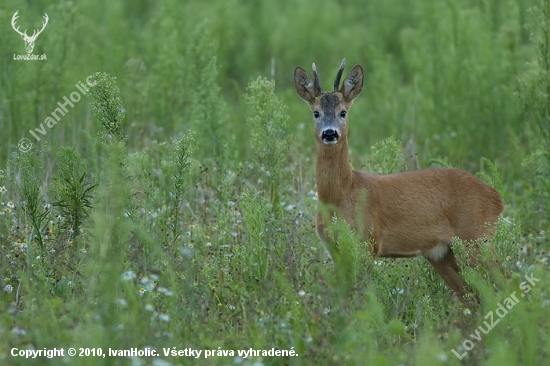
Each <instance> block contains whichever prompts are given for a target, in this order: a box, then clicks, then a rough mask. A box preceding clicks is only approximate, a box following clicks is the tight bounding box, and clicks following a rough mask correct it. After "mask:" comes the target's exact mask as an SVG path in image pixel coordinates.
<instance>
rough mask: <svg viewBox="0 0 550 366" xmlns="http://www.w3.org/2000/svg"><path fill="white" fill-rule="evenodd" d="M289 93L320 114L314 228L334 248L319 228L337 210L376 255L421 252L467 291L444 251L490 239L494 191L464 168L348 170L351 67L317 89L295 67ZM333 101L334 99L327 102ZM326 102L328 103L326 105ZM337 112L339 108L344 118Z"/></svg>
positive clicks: (357, 76) (358, 71)
mask: <svg viewBox="0 0 550 366" xmlns="http://www.w3.org/2000/svg"><path fill="white" fill-rule="evenodd" d="M294 79H295V84H296V90H297V92H298V94H299V95H300V97H302V99H304V100H305V101H306V102H307V103H308V104H309V106H310V108H311V110H312V112H314V111H317V112H319V113H320V116H319V117H318V118H314V120H315V140H316V145H317V165H316V184H317V192H318V196H319V208H318V213H317V218H316V227H317V233H318V235H319V237H320V238H321V239H322V240H323V241H324V242H325V243H327V244H328V249H329V251H330V252H331V255H332V256H333V257H334V255H335V254H336V253H337V250H336V248H335V247H334V245H331V244H330V243H329V240H328V237H327V234H326V232H325V229H326V226H327V222H329V220H330V218H331V217H332V216H333V215H335V214H338V216H340V217H342V218H344V219H345V220H346V221H347V222H348V223H349V224H350V226H352V227H353V228H355V230H356V231H357V232H358V233H359V234H360V235H361V237H362V238H363V239H364V240H366V241H369V240H371V239H372V241H373V243H374V253H373V254H374V255H375V256H376V257H412V256H416V255H424V256H425V257H426V258H427V259H428V261H429V262H430V263H431V264H432V266H433V267H434V269H435V270H436V271H437V272H438V273H439V275H440V276H441V277H442V278H443V279H444V280H445V282H446V283H447V284H448V285H449V286H450V287H451V288H452V289H453V290H454V291H455V292H457V293H458V294H459V295H464V294H465V293H466V292H467V288H466V283H465V282H464V280H463V279H462V277H461V276H460V274H459V267H458V264H457V261H456V258H455V256H454V254H453V252H452V250H451V244H452V238H453V237H458V238H460V239H462V240H464V241H473V240H476V239H479V238H483V237H487V238H489V239H490V238H492V237H493V234H494V233H493V231H492V230H491V229H490V226H489V225H488V224H494V223H495V222H496V221H497V220H498V216H499V215H500V214H501V213H502V211H503V210H504V205H503V203H502V200H501V198H500V196H499V194H498V193H497V192H496V190H494V189H493V188H492V187H490V186H488V185H487V184H485V183H483V182H482V181H480V180H479V179H477V178H476V177H474V176H473V175H471V174H470V173H467V172H465V171H462V170H459V169H450V168H447V169H426V170H419V171H411V172H406V173H399V174H391V175H376V174H371V173H367V172H360V171H355V170H352V169H351V167H350V164H349V160H348V140H347V132H348V115H347V112H348V111H349V109H350V108H351V105H352V103H353V100H354V99H355V98H356V97H357V96H358V95H359V93H360V92H361V89H362V86H363V70H362V68H361V67H360V66H359V65H357V66H355V67H354V68H353V70H352V71H351V72H350V74H349V75H348V76H347V77H346V79H345V80H344V83H343V85H342V87H341V89H340V90H339V91H335V92H328V93H322V92H321V91H320V88H318V87H316V86H315V85H314V83H313V81H312V79H311V78H310V77H309V75H307V73H306V72H305V70H304V69H302V68H301V67H297V68H296V70H295V77H294ZM335 99H337V100H338V101H339V103H334V100H335ZM327 101H328V102H327ZM341 111H346V115H345V118H344V117H341V115H340V113H341ZM326 128H330V129H335V130H337V131H338V132H339V138H338V141H337V142H336V143H334V144H327V143H325V142H324V141H323V138H322V137H321V136H322V132H323V129H326Z"/></svg>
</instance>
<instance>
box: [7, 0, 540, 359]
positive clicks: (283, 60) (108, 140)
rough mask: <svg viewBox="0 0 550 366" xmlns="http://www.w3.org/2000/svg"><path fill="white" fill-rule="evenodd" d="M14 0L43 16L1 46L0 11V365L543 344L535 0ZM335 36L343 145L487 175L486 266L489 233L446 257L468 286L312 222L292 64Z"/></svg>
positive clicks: (425, 353) (386, 162)
mask: <svg viewBox="0 0 550 366" xmlns="http://www.w3.org/2000/svg"><path fill="white" fill-rule="evenodd" d="M29 4H31V3H29ZM31 5H32V6H31ZM31 5H23V4H21V3H20V2H18V1H15V0H8V1H6V2H5V6H4V7H3V10H0V24H4V25H5V26H6V27H7V26H8V24H10V21H11V17H12V16H13V13H15V11H16V10H19V15H20V18H19V19H18V24H19V25H21V29H24V28H28V29H29V30H30V29H33V27H34V28H36V27H38V26H40V24H41V23H40V22H41V21H42V15H43V13H44V12H45V13H47V14H48V16H49V18H50V21H49V24H48V26H47V27H46V29H45V30H44V32H43V33H42V34H41V35H40V36H39V37H38V38H37V41H36V45H35V50H34V53H35V54H37V55H41V54H46V55H47V61H15V60H13V54H24V53H25V49H24V43H23V41H22V40H21V38H20V37H19V36H18V35H17V34H16V33H15V32H13V31H10V30H9V29H8V30H7V31H6V32H2V33H1V34H0V49H1V50H4V52H3V53H1V54H2V57H0V70H2V72H1V74H0V75H1V76H0V126H2V139H1V141H2V145H1V147H0V281H1V282H0V306H1V309H2V311H0V339H2V340H3V342H0V363H1V364H6V365H34V364H36V365H42V364H52V365H54V364H55V365H57V364H59V363H63V364H78V365H88V364H89V365H96V364H108V365H110V364H116V365H118V364H121V365H149V364H152V365H156V366H158V365H178V364H182V365H187V364H193V365H195V364H196V365H230V364H239V365H255V366H259V365H309V364H318V365H365V364H368V365H416V364H418V365H426V364H428V365H462V364H467V365H482V364H483V365H485V364H487V365H492V364H495V365H496V364H498V365H517V364H525V365H544V364H545V362H546V359H547V357H548V355H547V353H548V351H547V350H548V349H549V347H550V344H549V338H548V336H547V333H548V327H549V326H550V323H549V321H548V319H549V318H550V317H549V315H550V314H549V312H550V310H549V309H550V307H549V305H550V299H549V298H548V293H549V291H550V276H549V274H548V268H549V267H548V266H549V263H548V260H549V244H550V239H549V234H548V225H549V212H550V211H549V210H550V201H549V197H550V193H549V192H550V185H549V184H550V183H549V182H550V159H549V153H548V151H550V149H549V148H548V144H549V140H548V136H549V133H550V132H549V131H550V124H549V121H550V119H549V117H548V106H549V105H550V104H549V100H550V96H549V95H550V93H548V90H550V78H549V77H548V75H549V71H548V70H550V68H549V65H550V62H549V60H550V53H549V52H548V50H549V49H550V38H549V37H548V35H549V34H550V33H549V31H548V29H550V26H549V24H550V11H548V9H550V2H549V1H548V0H533V1H513V0H506V1H504V2H503V1H502V0H499V1H497V0H488V1H484V2H476V1H467V0H464V1H459V2H433V1H428V0H416V1H414V2H411V1H405V0H391V1H385V2H372V1H361V0H356V1H344V2H342V1H338V2H337V1H329V0H327V1H323V2H322V3H314V2H312V1H302V2H296V1H291V0H282V1H279V2H277V3H275V2H251V3H250V2H244V1H239V0H229V1H210V2H209V3H208V4H205V3H204V2H199V1H184V2H180V1H172V0H165V1H161V2H157V3H152V2H148V1H144V0H143V1H142V0H139V1H132V2H112V1H99V2H97V1H95V2H92V1H87V0H84V1H79V2H70V1H60V2H58V3H56V4H51V2H46V1H35V2H32V4H31ZM525 25H527V26H525ZM6 29H7V28H6ZM29 33H30V32H29ZM343 57H346V59H347V60H348V62H349V63H350V64H352V63H359V64H361V65H363V66H364V68H365V70H366V80H365V87H364V90H363V94H362V95H361V96H360V97H359V98H358V99H357V100H356V102H355V104H354V108H353V111H352V112H351V115H350V159H351V163H352V165H353V166H354V168H355V169H361V170H368V171H371V172H376V173H391V172H398V171H402V170H407V169H408V170H411V169H417V168H426V167H429V166H430V165H431V164H432V163H431V162H437V163H438V164H439V165H450V166H455V167H459V168H462V169H465V170H468V171H470V172H472V173H477V174H478V176H479V177H480V178H481V179H483V180H484V181H486V182H487V183H489V184H491V185H492V186H494V187H495V188H496V189H497V190H498V191H499V193H500V194H501V195H502V197H503V199H504V202H505V205H506V210H505V212H504V214H503V216H502V217H501V219H500V221H499V223H498V226H497V236H496V238H495V247H496V252H497V255H498V259H499V260H500V261H501V262H502V263H503V267H504V269H505V272H506V273H495V271H493V270H492V265H491V263H492V260H493V259H494V258H492V257H491V254H490V253H484V254H483V255H482V258H480V266H479V267H478V268H465V269H464V274H465V277H466V279H467V281H468V283H469V284H470V285H471V286H472V287H474V288H476V290H477V292H478V294H479V297H480V299H481V303H480V305H479V307H477V308H468V307H467V306H466V305H464V304H461V303H460V302H457V301H456V300H453V298H452V296H451V293H450V291H449V289H448V288H447V287H446V285H445V284H444V283H443V281H442V280H441V279H440V278H439V276H437V274H436V273H435V272H434V271H433V270H432V269H431V267H430V266H429V264H428V263H427V262H426V260H425V259H423V258H414V259H396V260H391V259H384V260H378V259H376V260H375V259H373V258H372V257H370V256H369V255H368V251H367V244H366V243H361V242H359V241H358V240H357V238H356V237H355V235H354V233H353V232H352V231H350V230H349V228H348V226H347V225H346V224H345V223H343V222H335V223H334V226H333V230H335V232H337V233H338V237H339V239H340V242H341V243H340V247H341V248H345V250H346V252H347V254H349V255H347V256H343V258H342V259H341V260H342V261H343V263H346V268H347V270H346V271H338V270H336V269H335V268H334V266H333V264H332V262H331V261H330V259H329V257H328V255H327V253H326V251H325V249H324V248H323V246H322V244H321V243H320V241H319V239H318V238H317V236H316V234H315V228H314V221H315V210H316V205H317V194H316V190H315V180H314V177H315V172H314V165H315V148H314V139H313V136H312V133H311V131H312V126H311V120H310V116H309V111H308V109H307V107H306V106H305V104H304V103H303V102H302V101H301V100H299V98H298V97H297V96H296V92H295V91H294V87H293V80H292V72H293V70H294V67H295V66H296V65H302V66H304V67H306V68H309V65H311V63H312V62H315V63H316V65H317V67H318V71H319V75H320V78H321V83H322V85H325V89H327V86H328V85H330V83H331V81H332V77H333V76H334V74H335V72H336V68H337V66H338V63H339V62H340V60H341V59H342V58H343ZM90 76H92V79H93V81H94V83H91V84H87V82H86V79H87V78H88V77H90ZM92 79H90V80H92ZM80 83H81V84H80ZM92 84H93V85H92ZM77 85H85V86H86V90H85V91H82V90H81V89H80V88H79V87H78V86H77ZM74 92H78V93H79V95H80V99H79V100H78V101H77V102H74V103H73V104H74V105H73V106H70V105H65V106H66V109H67V111H66V112H64V115H61V114H59V112H55V110H56V109H57V108H59V105H58V102H60V103H65V102H64V97H67V98H71V95H73V94H72V93H74ZM73 97H74V95H73ZM74 100H76V99H74ZM52 113H57V116H58V117H59V118H58V120H57V119H55V118H54V119H52V118H53V117H52ZM48 118H50V120H49V124H48ZM52 121H54V122H55V123H54V122H52ZM41 124H42V126H41ZM36 129H41V130H42V131H44V132H45V133H42V132H36V131H37V130H36ZM31 130H32V131H35V132H34V134H36V135H37V136H39V137H40V141H38V140H37V139H36V138H35V136H34V135H33V133H31V132H30V131H31ZM22 138H26V139H28V143H26V144H24V145H21V144H20V143H19V141H20V140H21V139H22ZM21 147H23V148H21ZM455 250H456V251H457V253H460V255H459V256H460V258H461V261H465V260H466V258H467V250H466V249H464V247H463V246H462V243H460V242H458V241H457V242H456V243H455ZM526 276H527V277H526ZM535 279H536V280H535ZM526 286H529V288H527V287H526ZM512 295H514V296H515V297H516V298H517V299H518V301H514V302H513V305H512V302H511V301H510V300H507V299H513V298H514V296H512ZM522 295H524V296H522ZM499 304H500V305H499ZM507 305H508V306H509V307H506V306H507ZM502 306H504V307H506V310H507V313H506V314H504V311H503V310H501V307H502ZM490 314H492V315H490ZM499 314H504V315H503V316H502V317H500V315H499ZM491 316H492V317H493V318H494V319H493V320H494V321H493V324H494V326H491V330H490V331H489V330H488V328H489V326H488V325H487V324H489V325H491V322H490V317H491ZM497 318H498V319H497ZM497 320H499V321H498V323H496V324H495V322H496V321H497ZM485 322H487V323H485ZM484 330H485V331H486V332H484ZM476 332H477V333H476ZM70 347H73V348H75V349H76V350H77V354H78V353H80V352H82V354H83V356H82V357H78V356H75V357H70V356H68V355H67V352H68V349H69V348H70ZM15 348H17V349H18V350H44V349H48V350H49V349H53V348H58V349H59V348H63V349H64V353H65V356H63V357H61V358H58V357H55V358H48V357H44V356H41V357H37V358H29V359H27V358H24V357H14V356H12V352H16V353H17V352H19V351H13V350H14V349H15ZM81 348H82V351H80V349H81ZM109 349H111V350H112V352H114V353H115V354H118V352H117V351H116V350H131V349H135V350H139V351H142V352H145V351H144V350H147V352H149V353H148V354H147V355H137V354H133V355H132V354H130V355H122V356H112V355H109ZM153 350H154V351H155V352H156V355H154V356H153V355H151V352H152V351H153ZM191 350H193V351H199V350H200V351H201V355H200V357H198V358H195V356H196V354H195V353H193V354H191ZM453 351H454V352H453ZM100 352H101V354H100ZM263 352H265V353H264V354H262V353H263ZM276 352H279V354H278V355H277V354H276ZM455 352H456V354H458V355H463V354H464V353H466V354H465V355H464V357H463V358H462V360H461V359H459V357H457V356H456V355H455ZM103 354H106V355H107V356H106V357H103ZM206 356H207V357H206Z"/></svg>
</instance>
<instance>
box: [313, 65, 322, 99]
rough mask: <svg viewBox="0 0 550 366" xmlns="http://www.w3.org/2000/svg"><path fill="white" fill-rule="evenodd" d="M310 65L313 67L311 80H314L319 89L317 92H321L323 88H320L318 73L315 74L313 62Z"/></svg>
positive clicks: (315, 69)
mask: <svg viewBox="0 0 550 366" xmlns="http://www.w3.org/2000/svg"><path fill="white" fill-rule="evenodd" d="M311 67H312V68H313V80H314V82H315V87H316V88H317V89H319V94H321V93H322V92H323V90H322V89H321V85H320V84H319V75H317V68H316V67H315V63H313V65H311Z"/></svg>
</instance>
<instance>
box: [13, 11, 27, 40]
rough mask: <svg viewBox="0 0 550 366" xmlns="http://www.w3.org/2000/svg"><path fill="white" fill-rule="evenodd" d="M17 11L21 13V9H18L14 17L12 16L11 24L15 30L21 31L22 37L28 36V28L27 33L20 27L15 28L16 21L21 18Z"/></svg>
mask: <svg viewBox="0 0 550 366" xmlns="http://www.w3.org/2000/svg"><path fill="white" fill-rule="evenodd" d="M17 13H19V10H17V11H16V12H15V14H13V17H12V18H11V26H12V27H13V30H14V31H16V32H17V33H19V34H20V35H21V36H22V37H28V36H27V30H26V29H25V33H22V32H21V31H20V30H19V27H17V28H15V21H16V20H17V18H19V15H17Z"/></svg>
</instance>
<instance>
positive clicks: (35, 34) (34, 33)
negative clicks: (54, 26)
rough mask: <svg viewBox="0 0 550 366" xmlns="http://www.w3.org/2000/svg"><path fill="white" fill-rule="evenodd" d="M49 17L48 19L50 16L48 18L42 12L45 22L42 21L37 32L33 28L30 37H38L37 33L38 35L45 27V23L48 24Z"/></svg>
mask: <svg viewBox="0 0 550 366" xmlns="http://www.w3.org/2000/svg"><path fill="white" fill-rule="evenodd" d="M49 19H50V18H48V14H46V13H44V20H46V22H42V29H40V30H39V31H38V33H36V32H37V31H36V30H35V31H34V32H33V34H32V36H31V37H30V38H36V37H38V35H39V34H40V33H42V31H43V30H44V28H46V25H48V20H49Z"/></svg>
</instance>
